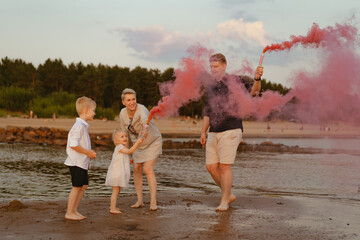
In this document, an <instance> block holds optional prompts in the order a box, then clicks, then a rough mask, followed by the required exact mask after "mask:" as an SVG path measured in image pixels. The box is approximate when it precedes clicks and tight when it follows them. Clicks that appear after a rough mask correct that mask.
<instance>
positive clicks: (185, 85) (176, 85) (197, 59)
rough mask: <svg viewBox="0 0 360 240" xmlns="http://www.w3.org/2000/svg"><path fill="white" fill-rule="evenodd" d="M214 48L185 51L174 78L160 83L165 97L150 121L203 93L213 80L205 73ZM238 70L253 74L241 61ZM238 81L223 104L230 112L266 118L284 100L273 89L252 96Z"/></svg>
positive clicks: (286, 99) (278, 107) (155, 109)
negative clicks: (186, 54) (257, 95)
mask: <svg viewBox="0 0 360 240" xmlns="http://www.w3.org/2000/svg"><path fill="white" fill-rule="evenodd" d="M212 52H213V51H211V50H208V49H206V48H204V47H202V46H200V45H197V46H195V47H191V48H189V50H188V53H189V54H190V56H189V57H186V58H183V59H182V61H181V63H180V66H181V67H182V68H179V69H176V70H175V77H176V79H175V80H174V81H173V82H166V83H163V84H161V85H160V91H161V94H162V95H163V96H164V97H163V98H162V99H161V100H160V101H159V103H158V105H157V106H156V107H154V108H153V109H152V110H151V111H150V115H149V120H148V122H150V120H151V119H152V117H153V116H154V115H157V116H159V117H167V116H171V115H174V114H176V113H177V111H178V109H179V108H180V107H182V106H184V105H185V104H187V103H189V102H190V101H196V100H199V99H200V98H201V96H202V95H203V93H204V92H203V91H202V87H203V86H204V87H209V86H211V85H213V84H214V83H216V80H214V79H212V78H211V75H210V74H209V73H208V71H207V69H209V57H210V56H211V54H212ZM237 73H238V74H239V73H242V74H244V73H249V74H251V75H253V69H252V66H251V64H250V63H249V62H248V61H247V60H244V61H243V63H242V68H241V69H240V70H238V71H237ZM243 88H244V87H243V86H242V85H239V84H235V81H233V83H230V94H229V103H227V104H224V105H223V106H222V107H224V108H225V109H226V110H227V111H228V112H229V113H230V114H232V115H234V116H237V117H246V116H255V117H258V118H264V117H266V116H267V115H268V114H269V113H270V112H271V111H272V110H279V109H280V108H281V107H282V106H283V105H284V104H285V103H286V102H287V101H288V98H284V97H282V96H280V95H279V94H277V93H275V92H271V91H269V92H266V93H265V94H264V97H263V98H256V99H255V98H252V97H251V96H250V94H249V93H248V91H247V90H245V89H243Z"/></svg>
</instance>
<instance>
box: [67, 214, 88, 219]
mask: <svg viewBox="0 0 360 240" xmlns="http://www.w3.org/2000/svg"><path fill="white" fill-rule="evenodd" d="M65 219H66V220H73V221H80V220H84V219H85V218H83V217H81V216H79V215H77V214H75V213H72V214H65Z"/></svg>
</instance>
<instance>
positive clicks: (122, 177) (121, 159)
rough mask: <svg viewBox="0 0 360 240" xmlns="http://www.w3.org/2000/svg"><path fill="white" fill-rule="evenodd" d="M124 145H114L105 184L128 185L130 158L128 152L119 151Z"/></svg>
mask: <svg viewBox="0 0 360 240" xmlns="http://www.w3.org/2000/svg"><path fill="white" fill-rule="evenodd" d="M123 148H124V146H123V145H122V144H119V145H117V146H116V147H115V150H114V153H113V156H112V160H111V163H110V166H109V168H108V172H107V174H106V180H105V185H107V186H112V187H124V188H128V187H129V180H130V159H129V155H128V154H124V153H121V152H120V150H121V149H123Z"/></svg>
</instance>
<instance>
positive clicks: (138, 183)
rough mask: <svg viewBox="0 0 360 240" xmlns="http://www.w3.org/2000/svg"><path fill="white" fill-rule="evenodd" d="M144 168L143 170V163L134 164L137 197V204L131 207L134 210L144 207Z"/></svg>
mask: <svg viewBox="0 0 360 240" xmlns="http://www.w3.org/2000/svg"><path fill="white" fill-rule="evenodd" d="M142 168H143V163H134V185H135V191H136V195H137V202H136V203H135V204H134V205H132V206H131V207H132V208H140V207H143V206H144V203H143V193H142V185H143V177H142Z"/></svg>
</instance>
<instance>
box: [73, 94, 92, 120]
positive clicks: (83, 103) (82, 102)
mask: <svg viewBox="0 0 360 240" xmlns="http://www.w3.org/2000/svg"><path fill="white" fill-rule="evenodd" d="M91 107H96V102H95V101H94V100H92V99H91V98H88V97H85V96H83V97H80V98H78V99H77V100H76V111H77V113H78V114H79V116H80V114H82V113H83V112H84V110H85V108H87V109H89V108H91Z"/></svg>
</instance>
